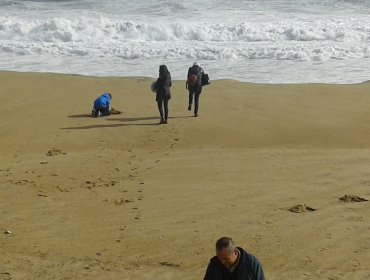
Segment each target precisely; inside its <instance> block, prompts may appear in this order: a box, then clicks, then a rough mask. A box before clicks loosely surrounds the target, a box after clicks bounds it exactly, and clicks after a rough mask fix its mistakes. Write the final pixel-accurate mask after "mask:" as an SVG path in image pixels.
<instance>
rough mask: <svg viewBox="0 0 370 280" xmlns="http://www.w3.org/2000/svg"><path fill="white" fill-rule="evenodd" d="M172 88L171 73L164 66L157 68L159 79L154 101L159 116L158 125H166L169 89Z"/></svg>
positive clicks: (169, 96)
mask: <svg viewBox="0 0 370 280" xmlns="http://www.w3.org/2000/svg"><path fill="white" fill-rule="evenodd" d="M171 86H172V81H171V73H170V71H168V69H167V66H166V65H161V66H159V77H158V79H157V82H156V84H155V90H156V101H157V104H158V110H159V114H160V116H161V119H160V122H159V124H167V119H168V101H169V100H170V99H171V91H170V87H171Z"/></svg>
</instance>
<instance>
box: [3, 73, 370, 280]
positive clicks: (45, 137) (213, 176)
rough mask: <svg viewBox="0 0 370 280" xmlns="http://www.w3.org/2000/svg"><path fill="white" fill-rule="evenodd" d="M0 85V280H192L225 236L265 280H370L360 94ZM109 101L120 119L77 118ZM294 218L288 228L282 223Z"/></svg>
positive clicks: (59, 79)
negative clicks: (165, 105)
mask: <svg viewBox="0 0 370 280" xmlns="http://www.w3.org/2000/svg"><path fill="white" fill-rule="evenodd" d="M152 81H153V79H149V78H139V77H138V78H119V77H116V78H102V77H85V76H77V75H59V74H36V73H13V72H0V84H1V86H0V96H1V100H2V104H3V105H2V110H0V119H1V121H0V155H1V157H0V279H4V280H5V279H143V280H144V279H145V280H146V279H148V280H149V279H155V280H172V279H173V280H177V279H181V280H192V279H194V280H195V279H203V276H204V272H205V269H206V267H207V264H208V261H209V259H210V258H211V257H212V256H213V255H214V243H215V241H216V240H217V239H218V238H219V237H221V236H231V237H233V238H234V239H235V241H236V242H237V243H238V245H240V246H242V247H243V248H245V249H246V250H247V251H249V252H250V253H252V254H254V255H255V256H257V258H258V259H259V260H260V261H261V263H262V265H263V267H264V270H265V275H266V279H276V280H278V279H331V280H334V279H351V280H353V279H355V280H356V279H363V280H365V279H370V262H369V256H370V202H369V201H363V202H343V201H341V200H339V198H340V197H342V196H344V195H354V196H359V197H362V198H365V199H368V200H370V83H369V82H367V83H362V84H355V85H328V84H299V85H298V84H297V85H295V84H292V85H268V84H249V83H241V82H236V81H231V80H219V81H213V82H212V84H211V85H209V86H207V87H205V88H204V91H203V93H202V95H201V99H200V111H199V117H198V118H194V117H193V116H192V113H191V112H188V111H187V98H188V94H187V91H186V89H185V82H184V81H174V83H173V87H172V99H171V101H170V119H169V124H167V125H157V123H158V121H159V116H158V115H159V114H158V111H157V107H156V103H155V96H154V95H153V94H152V93H151V92H150V90H149V89H150V84H151V82H152ZM103 92H110V93H111V94H112V95H113V100H112V106H113V107H114V108H115V109H118V110H121V111H122V114H121V115H112V116H108V117H104V118H91V117H90V116H89V114H90V112H91V106H92V102H93V100H94V99H95V98H96V97H97V96H99V95H100V94H101V93H103ZM296 205H306V206H307V207H308V208H309V209H311V211H310V210H307V211H306V212H299V211H298V212H299V213H295V212H292V211H290V208H292V207H294V206H296Z"/></svg>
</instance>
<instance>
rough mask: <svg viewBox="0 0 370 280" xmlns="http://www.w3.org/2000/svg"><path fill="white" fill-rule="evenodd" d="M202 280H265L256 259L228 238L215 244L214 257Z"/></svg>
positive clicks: (222, 238) (223, 238)
mask: <svg viewBox="0 0 370 280" xmlns="http://www.w3.org/2000/svg"><path fill="white" fill-rule="evenodd" d="M204 280H265V276H264V273H263V269H262V265H261V263H260V262H259V261H258V259H257V258H256V257H255V256H253V255H251V254H250V253H248V252H247V251H245V250H244V249H243V248H241V247H237V246H236V245H235V243H234V241H233V240H232V239H231V238H229V237H221V238H220V239H219V240H217V242H216V256H215V257H213V258H212V259H211V260H210V262H209V264H208V267H207V271H206V275H205V276H204Z"/></svg>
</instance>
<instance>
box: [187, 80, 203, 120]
mask: <svg viewBox="0 0 370 280" xmlns="http://www.w3.org/2000/svg"><path fill="white" fill-rule="evenodd" d="M201 93H202V87H201V86H195V87H194V88H189V107H191V105H192V103H193V97H194V114H198V109H199V96H200V94H201Z"/></svg>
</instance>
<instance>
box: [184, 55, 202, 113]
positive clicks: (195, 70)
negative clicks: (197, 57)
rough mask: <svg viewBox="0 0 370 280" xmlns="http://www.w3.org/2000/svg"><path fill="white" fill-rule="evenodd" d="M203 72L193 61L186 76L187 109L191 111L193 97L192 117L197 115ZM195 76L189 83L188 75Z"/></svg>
mask: <svg viewBox="0 0 370 280" xmlns="http://www.w3.org/2000/svg"><path fill="white" fill-rule="evenodd" d="M203 74H204V70H203V68H202V67H200V65H199V63H198V62H194V63H193V66H192V67H190V68H189V70H188V77H187V80H186V88H187V90H188V91H189V106H188V110H189V111H191V105H192V103H193V99H194V117H198V109H199V96H200V94H201V93H202V76H203ZM193 75H194V76H196V80H195V81H194V84H189V81H190V76H193Z"/></svg>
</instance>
